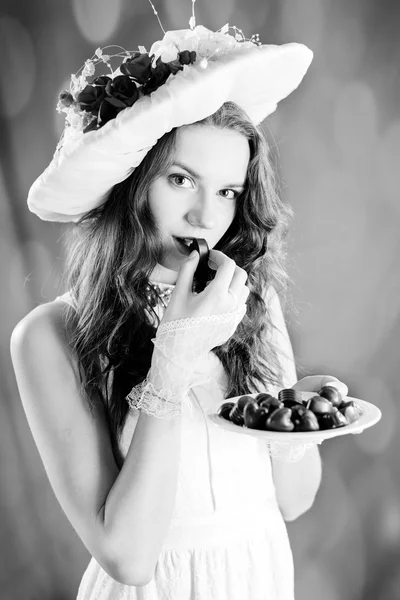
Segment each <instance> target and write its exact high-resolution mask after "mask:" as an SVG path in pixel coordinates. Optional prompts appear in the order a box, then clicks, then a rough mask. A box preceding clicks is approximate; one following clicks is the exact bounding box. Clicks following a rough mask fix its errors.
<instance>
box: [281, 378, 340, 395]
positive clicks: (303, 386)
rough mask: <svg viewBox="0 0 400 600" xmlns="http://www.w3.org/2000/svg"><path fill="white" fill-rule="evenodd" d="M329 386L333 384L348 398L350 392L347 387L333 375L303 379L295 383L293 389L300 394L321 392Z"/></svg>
mask: <svg viewBox="0 0 400 600" xmlns="http://www.w3.org/2000/svg"><path fill="white" fill-rule="evenodd" d="M328 384H332V386H333V387H336V389H337V390H338V391H339V392H340V393H341V394H342V395H343V396H347V394H348V391H349V390H348V387H347V385H346V384H345V383H343V382H342V381H340V380H339V379H338V378H337V377H333V376H332V375H310V376H308V377H303V379H300V381H298V382H297V383H295V385H294V386H293V389H295V390H298V391H299V392H319V390H320V389H321V388H322V387H323V386H324V385H328Z"/></svg>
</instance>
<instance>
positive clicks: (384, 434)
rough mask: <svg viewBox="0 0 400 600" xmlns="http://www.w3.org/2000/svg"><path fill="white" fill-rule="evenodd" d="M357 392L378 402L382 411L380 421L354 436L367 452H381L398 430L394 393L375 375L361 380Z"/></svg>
mask: <svg viewBox="0 0 400 600" xmlns="http://www.w3.org/2000/svg"><path fill="white" fill-rule="evenodd" d="M356 393H357V397H358V398H362V399H363V400H366V401H367V402H372V403H373V404H376V406H378V407H379V409H380V410H381V411H382V418H381V420H380V421H379V423H377V424H376V425H374V426H373V427H371V428H369V429H365V430H364V431H363V432H362V433H361V434H358V435H355V436H354V437H355V440H356V443H357V444H358V446H359V447H360V448H361V449H362V450H363V451H364V452H365V453H366V454H371V455H374V454H381V453H383V452H385V450H387V448H388V446H389V444H390V442H391V441H392V440H393V437H394V436H395V435H396V432H397V427H398V424H397V421H398V410H397V406H396V404H395V402H394V400H393V395H392V393H391V391H390V389H389V388H388V387H387V386H386V384H385V382H384V381H383V380H382V379H379V378H378V377H373V376H371V377H365V378H363V379H362V380H361V381H359V382H358V386H357V391H356Z"/></svg>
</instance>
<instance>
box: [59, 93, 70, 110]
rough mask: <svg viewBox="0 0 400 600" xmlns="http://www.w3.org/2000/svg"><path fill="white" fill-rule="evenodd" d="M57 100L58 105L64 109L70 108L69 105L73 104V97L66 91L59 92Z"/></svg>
mask: <svg viewBox="0 0 400 600" xmlns="http://www.w3.org/2000/svg"><path fill="white" fill-rule="evenodd" d="M58 99H59V100H60V103H61V104H62V105H63V106H65V107H66V108H68V107H69V106H71V104H72V103H73V102H74V97H73V95H72V94H71V92H68V91H67V90H63V91H62V92H60V94H59V96H58Z"/></svg>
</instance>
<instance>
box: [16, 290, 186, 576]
mask: <svg viewBox="0 0 400 600" xmlns="http://www.w3.org/2000/svg"><path fill="white" fill-rule="evenodd" d="M61 311H62V305H61V307H60V304H59V303H57V302H56V303H50V304H47V305H44V306H39V307H37V308H36V309H34V310H33V311H32V312H31V313H30V314H29V315H27V317H25V318H24V319H23V320H22V321H21V322H20V323H19V324H18V325H17V326H16V328H15V329H14V331H13V334H12V338H11V355H12V360H13V365H14V370H15V375H16V379H17V383H18V388H19V392H20V396H21V400H22V403H23V406H24V409H25V413H26V416H27V419H28V422H29V425H30V428H31V431H32V434H33V437H34V439H35V442H36V445H37V448H38V450H39V453H40V456H41V458H42V461H43V464H44V467H45V469H46V472H47V475H48V477H49V480H50V483H51V485H52V487H53V490H54V492H55V495H56V497H57V499H58V501H59V503H60V505H61V507H62V508H63V510H64V512H65V514H66V515H67V517H68V519H69V521H70V522H71V524H72V526H73V527H74V529H75V530H76V532H77V533H78V535H79V536H80V538H81V540H82V541H83V543H84V544H85V546H86V547H87V549H88V550H89V552H90V553H91V554H92V556H94V558H95V559H96V560H97V561H98V562H99V563H100V565H101V566H102V567H103V568H104V569H105V571H107V572H108V574H109V575H110V576H111V577H113V578H114V579H116V580H117V581H120V582H122V583H125V584H128V585H145V584H146V583H147V582H148V581H150V579H151V578H152V576H153V571H154V568H155V565H156V562H157V559H158V556H159V553H160V550H161V546H162V543H163V540H164V538H165V536H166V533H167V530H168V527H169V524H170V520H171V517H172V512H173V507H174V502H175V495H176V487H177V475H178V463H179V455H180V428H181V420H180V417H175V418H174V419H170V420H167V419H158V418H156V417H151V416H149V415H146V414H140V416H139V419H138V422H137V425H136V430H135V433H134V435H133V439H132V442H131V445H130V448H129V451H128V454H127V457H126V460H125V463H124V465H123V467H122V469H121V471H120V472H119V471H118V468H117V466H116V464H115V461H114V458H113V455H112V450H111V444H110V438H109V433H108V429H107V425H106V421H105V417H104V414H103V413H102V410H101V409H100V408H99V407H98V408H97V409H96V412H95V416H94V418H93V417H92V415H91V414H90V413H89V410H88V407H87V400H86V399H84V398H83V396H82V394H81V391H80V389H79V382H78V377H77V367H76V363H75V359H74V357H72V356H71V354H70V351H69V350H68V349H67V347H66V340H65V338H64V336H65V334H64V328H63V325H62V319H61Z"/></svg>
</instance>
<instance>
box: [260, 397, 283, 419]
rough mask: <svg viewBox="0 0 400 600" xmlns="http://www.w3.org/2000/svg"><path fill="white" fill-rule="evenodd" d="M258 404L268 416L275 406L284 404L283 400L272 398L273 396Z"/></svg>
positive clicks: (279, 406) (278, 406) (280, 406)
mask: <svg viewBox="0 0 400 600" xmlns="http://www.w3.org/2000/svg"><path fill="white" fill-rule="evenodd" d="M259 404H260V408H264V409H265V410H266V411H267V412H268V416H270V415H271V414H272V413H273V412H274V410H276V409H277V408H282V407H283V406H284V404H283V402H281V401H280V400H278V398H274V397H273V396H271V397H270V398H267V399H266V400H263V401H262V402H260V403H259Z"/></svg>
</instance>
